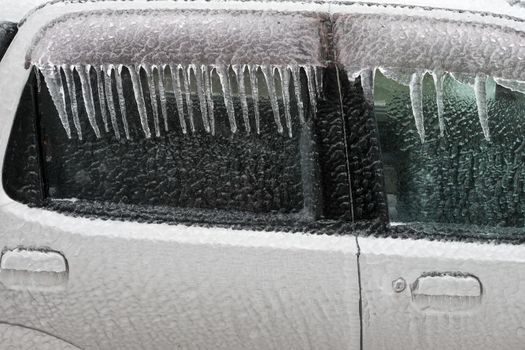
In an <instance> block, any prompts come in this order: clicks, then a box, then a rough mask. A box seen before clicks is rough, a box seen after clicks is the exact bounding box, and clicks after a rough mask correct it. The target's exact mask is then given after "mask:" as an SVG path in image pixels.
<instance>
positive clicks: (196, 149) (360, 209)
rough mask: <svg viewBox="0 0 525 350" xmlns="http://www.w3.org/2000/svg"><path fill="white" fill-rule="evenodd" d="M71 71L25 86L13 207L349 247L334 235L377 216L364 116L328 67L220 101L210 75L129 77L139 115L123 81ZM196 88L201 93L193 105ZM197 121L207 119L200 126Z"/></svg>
mask: <svg viewBox="0 0 525 350" xmlns="http://www.w3.org/2000/svg"><path fill="white" fill-rule="evenodd" d="M67 69H69V71H67ZM80 69H85V66H84V67H82V68H81V67H79V66H77V67H66V66H62V67H58V68H57V70H56V72H54V73H53V74H56V75H55V78H56V81H60V82H61V83H60V85H55V86H53V85H52V84H53V80H51V78H50V77H49V76H47V77H46V74H49V72H42V71H41V70H38V69H34V70H33V73H32V74H31V77H30V78H29V81H28V84H27V86H26V89H25V92H24V95H23V96H22V101H26V102H24V103H20V105H19V110H18V113H17V117H16V120H15V126H14V127H13V132H12V134H11V138H10V142H9V146H8V150H7V154H6V167H5V169H6V170H5V172H4V186H5V188H6V191H7V193H8V194H9V195H10V196H11V197H12V198H14V199H15V200H18V201H21V202H23V203H26V204H29V205H36V206H45V207H47V208H50V209H54V210H59V211H63V212H68V213H75V215H86V216H96V217H108V218H115V219H126V220H139V221H148V222H151V221H157V222H185V223H197V224H202V223H205V224H228V225H232V224H238V225H251V226H250V227H253V226H254V225H257V226H259V227H275V226H276V225H277V226H279V227H281V228H286V227H293V228H300V229H301V230H304V229H309V228H310V227H311V228H315V229H316V232H320V233H322V232H339V233H349V232H351V230H350V229H349V228H345V227H346V226H344V223H348V224H350V223H351V222H352V221H354V220H357V219H367V218H374V217H376V216H377V215H380V216H381V215H386V205H385V202H384V200H383V198H384V196H383V193H382V187H381V184H382V181H383V180H382V177H381V172H380V171H378V170H377V169H379V166H380V164H378V162H377V158H378V157H379V145H378V142H377V137H375V138H373V137H370V136H371V135H374V133H375V132H376V130H375V124H374V123H373V113H372V109H371V106H370V105H369V104H368V103H366V101H365V97H364V96H363V92H362V89H361V87H360V83H359V80H358V81H356V82H350V81H348V80H347V79H345V80H338V79H339V77H340V76H343V77H346V75H345V73H344V72H343V71H339V70H338V68H336V67H335V66H329V67H319V68H315V69H316V70H315V71H314V68H313V67H298V69H297V70H295V68H293V67H291V68H290V67H289V68H285V71H283V68H281V67H271V68H270V69H269V70H267V71H265V69H266V68H265V67H256V69H255V70H254V71H250V67H248V66H244V67H242V68H241V69H242V70H241V71H239V70H238V68H237V67H228V70H227V71H226V72H225V74H226V76H227V78H228V80H229V83H230V86H229V88H230V92H229V93H230V96H231V97H230V99H229V98H225V96H224V94H225V92H224V81H221V76H220V74H221V73H222V72H217V69H215V68H214V69H212V68H210V67H203V69H202V70H197V69H196V68H195V67H188V66H185V67H182V66H179V67H177V66H175V68H173V66H171V67H170V66H166V67H162V71H161V70H160V69H159V67H146V68H144V67H142V68H140V69H138V70H137V76H136V77H138V79H140V87H141V89H142V96H143V97H144V100H143V102H139V103H137V98H136V95H135V92H136V88H135V86H136V85H134V82H133V78H134V77H133V76H132V74H130V70H129V69H130V68H129V67H122V69H121V70H119V69H118V68H116V67H115V68H111V69H109V70H107V71H104V72H103V73H104V74H100V73H101V72H97V70H96V69H94V68H93V67H91V68H89V70H87V71H85V72H87V73H85V75H84V73H83V72H80V74H79V70H80ZM150 69H151V70H150ZM236 69H237V71H236ZM205 70H206V71H205ZM252 72H253V73H254V74H253V75H252V74H250V73H252ZM265 73H266V74H269V75H268V76H269V79H270V81H271V83H272V84H273V86H269V84H268V81H267V80H266V79H267V75H265ZM177 74H178V76H177ZM198 74H202V80H200V81H199V80H198V79H197V78H198ZM281 74H282V75H281ZM285 74H286V75H285ZM81 75H84V76H81ZM174 75H175V76H174ZM239 76H240V77H242V80H241V82H242V83H244V85H245V86H244V91H243V88H242V87H241V85H240V81H239ZM150 77H151V78H152V79H153V80H150V79H149V78H150ZM200 77H201V76H199V78H200ZM282 77H285V79H288V81H289V83H288V84H289V85H288V86H287V87H285V88H287V90H288V92H287V93H285V94H283V81H284V79H283V78H282ZM86 79H88V80H89V83H88V82H87V81H86ZM99 79H100V80H99ZM177 80H178V81H177ZM252 81H255V84H256V85H254V86H256V87H257V89H256V90H255V91H254V89H253V88H252V85H251V84H252ZM99 82H100V85H99ZM88 84H89V87H88ZM178 84H180V85H178ZM199 84H209V85H207V86H205V87H204V89H203V91H202V92H203V94H202V95H201V94H200V90H199V89H200V87H202V85H199ZM101 86H102V90H98V89H99V88H100V87H101ZM86 87H87V89H89V90H88V91H90V92H91V96H89V97H88V98H86V90H85V89H86ZM150 87H152V88H153V90H150ZM57 88H58V91H59V94H62V93H63V96H64V101H65V104H64V106H65V109H66V114H67V119H68V125H69V126H68V127H66V126H65V124H64V120H63V119H61V116H60V113H59V112H58V110H59V109H60V107H58V108H57V104H56V99H54V97H53V89H57ZM272 88H273V89H275V90H274V91H271V89H272ZM186 89H187V90H186ZM100 91H101V92H102V94H99V92H100ZM340 92H341V93H342V96H343V98H342V99H341V98H340V95H339V93H340ZM59 96H60V98H62V97H61V96H62V95H59ZM152 96H154V97H156V101H157V106H156V108H157V114H155V113H154V112H153V104H152ZM202 96H204V97H205V98H206V99H205V100H204V101H205V102H206V104H204V103H202ZM91 99H92V100H91ZM272 100H273V101H272ZM86 101H88V102H86ZM89 101H90V102H89ZM229 101H231V103H232V105H233V114H234V120H235V123H236V125H237V126H236V127H237V130H235V131H232V124H231V122H232V120H231V118H230V113H229V111H228V106H227V104H228V103H229ZM101 102H102V104H101ZM121 102H122V103H123V104H122V105H121ZM341 102H342V104H341ZM140 103H143V107H144V108H145V112H146V114H147V115H148V124H147V127H148V128H149V130H150V132H151V135H150V137H147V136H146V134H145V126H144V125H143V124H142V123H141V115H140V107H139V104H140ZM188 103H189V104H188ZM272 104H275V105H276V106H277V108H278V113H279V119H280V123H281V127H282V130H279V125H278V124H277V123H276V113H275V109H274V108H273V106H272ZM188 106H191V108H190V109H189V110H190V111H191V113H192V116H191V117H190V116H189V114H188ZM90 108H92V110H91V111H93V112H94V114H92V116H94V118H90V115H89V114H90ZM163 108H165V111H163ZM256 108H257V112H256ZM203 111H207V113H210V112H213V123H214V124H213V126H212V125H208V126H207V125H205V123H204V122H203V120H204V119H203V117H202V113H203ZM246 112H247V113H246ZM179 113H180V114H179ZM256 113H257V114H256ZM341 113H344V117H342V114H341ZM181 115H182V116H183V118H182V120H183V121H184V123H181V118H180V116H181ZM208 115H209V114H208ZM245 116H247V117H248V118H247V119H248V123H249V128H248V127H247V125H246V124H245V120H246V119H244V117H245ZM165 117H167V118H165ZM303 118H304V120H303ZM157 121H158V124H157ZM192 122H193V125H192V124H191V123H192ZM207 122H208V123H209V122H210V119H207ZM94 124H96V126H97V127H98V133H99V135H100V137H99V136H97V131H96V128H95V127H94ZM184 126H185V128H186V129H185V130H184V128H183V127H184ZM68 128H69V129H68ZM157 133H158V134H157ZM68 134H69V135H68ZM350 154H351V156H349V155H350ZM375 169H376V170H375ZM340 224H343V225H342V226H341V225H340ZM272 225H273V226H272ZM312 225H314V226H312Z"/></svg>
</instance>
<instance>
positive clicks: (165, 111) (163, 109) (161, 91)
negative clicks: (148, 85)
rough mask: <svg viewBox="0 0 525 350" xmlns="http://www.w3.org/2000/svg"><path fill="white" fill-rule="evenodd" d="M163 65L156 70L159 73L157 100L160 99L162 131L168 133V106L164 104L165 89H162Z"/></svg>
mask: <svg viewBox="0 0 525 350" xmlns="http://www.w3.org/2000/svg"><path fill="white" fill-rule="evenodd" d="M165 68H166V66H165V65H160V66H159V67H158V68H157V69H158V71H159V85H158V86H159V99H160V111H161V113H162V119H163V120H164V131H168V129H169V128H168V105H167V102H166V88H165V87H164V81H165V80H164V79H165V76H164V69H165Z"/></svg>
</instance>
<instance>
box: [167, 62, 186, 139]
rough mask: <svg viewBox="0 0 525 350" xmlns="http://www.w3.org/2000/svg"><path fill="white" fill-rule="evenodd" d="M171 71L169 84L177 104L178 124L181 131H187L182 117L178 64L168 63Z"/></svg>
mask: <svg viewBox="0 0 525 350" xmlns="http://www.w3.org/2000/svg"><path fill="white" fill-rule="evenodd" d="M170 72H171V85H172V87H173V94H174V95H175V103H176V104H177V113H178V115H179V124H180V127H181V129H182V133H183V134H186V133H187V132H188V130H187V127H186V120H185V119H184V102H183V99H182V88H181V83H180V66H178V65H175V64H173V65H170Z"/></svg>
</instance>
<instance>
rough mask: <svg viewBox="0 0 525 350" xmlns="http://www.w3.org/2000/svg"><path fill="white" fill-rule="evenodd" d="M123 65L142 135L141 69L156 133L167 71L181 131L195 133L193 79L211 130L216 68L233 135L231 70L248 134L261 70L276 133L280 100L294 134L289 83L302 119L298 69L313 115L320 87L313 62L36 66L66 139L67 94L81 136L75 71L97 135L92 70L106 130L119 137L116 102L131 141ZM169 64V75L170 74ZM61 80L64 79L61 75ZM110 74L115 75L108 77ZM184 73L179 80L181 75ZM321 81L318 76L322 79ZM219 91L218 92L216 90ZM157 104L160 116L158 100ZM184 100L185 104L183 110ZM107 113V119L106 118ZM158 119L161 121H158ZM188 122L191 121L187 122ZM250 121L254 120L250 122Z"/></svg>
mask: <svg viewBox="0 0 525 350" xmlns="http://www.w3.org/2000/svg"><path fill="white" fill-rule="evenodd" d="M123 68H127V70H128V71H129V75H130V77H131V82H132V86H133V93H134V97H135V102H136V105H137V108H138V112H139V116H140V122H141V125H142V130H143V132H144V135H145V137H146V138H150V137H151V136H152V132H151V130H150V124H149V118H150V116H148V113H147V108H146V102H145V101H146V100H145V98H144V91H143V85H142V81H141V80H142V79H141V74H140V70H141V69H142V70H143V71H144V73H145V76H146V79H147V86H148V90H149V95H150V101H151V110H152V111H153V116H152V117H153V125H154V133H155V136H157V137H159V136H160V135H161V129H162V128H164V130H165V131H168V130H169V128H168V117H169V116H168V111H167V99H166V87H165V83H166V81H167V80H166V75H170V78H171V85H172V90H173V94H174V96H175V102H176V105H177V113H178V121H179V124H180V127H181V129H182V132H183V133H184V134H186V133H187V132H188V129H189V130H191V131H192V132H195V121H194V116H193V103H192V97H191V95H192V91H191V87H192V81H193V83H194V84H195V86H196V88H197V91H196V92H197V96H198V99H199V105H200V112H201V113H200V115H201V118H202V125H203V126H204V129H205V130H206V131H207V132H209V133H211V134H215V116H214V105H213V104H214V102H213V95H214V93H215V91H213V84H212V75H213V73H214V72H215V73H216V74H217V75H218V77H219V81H220V85H221V87H222V96H223V98H224V104H225V106H226V111H227V114H228V119H229V125H230V129H231V131H232V132H233V133H235V132H237V129H238V126H237V121H236V118H235V111H234V104H233V97H232V96H233V91H232V84H231V80H230V79H231V78H232V76H231V74H230V69H231V70H233V72H234V77H233V78H234V79H235V80H236V84H237V90H238V96H239V99H240V104H241V109H242V117H243V124H244V128H245V131H246V133H250V132H251V131H252V130H251V126H250V118H251V117H253V118H254V124H255V129H256V130H255V131H256V132H257V133H259V132H260V114H259V81H258V80H259V78H258V76H259V74H258V72H261V73H262V75H263V76H264V79H265V81H266V87H267V91H268V98H269V99H270V104H271V108H272V111H273V117H274V121H275V124H276V127H277V130H278V132H279V133H283V132H284V126H283V123H282V120H281V115H280V111H279V100H281V101H282V102H281V103H282V104H283V107H284V108H283V110H284V121H285V125H286V129H287V131H288V135H289V136H290V137H291V136H292V115H291V96H290V88H291V85H290V83H293V87H294V89H293V90H294V91H293V93H294V94H295V100H296V101H297V114H298V117H299V121H300V122H301V123H304V121H305V107H304V103H303V97H302V96H303V95H302V90H301V85H302V84H301V83H300V79H301V69H302V70H304V72H305V74H306V78H307V84H308V97H309V101H310V105H311V110H312V111H313V113H315V111H316V108H317V99H318V98H319V95H320V93H321V87H320V84H319V83H318V81H319V80H318V79H322V78H320V73H321V72H320V71H318V70H319V68H317V67H313V66H298V65H289V66H269V65H231V66H229V65H214V66H205V65H193V64H192V65H180V64H172V65H162V66H148V65H139V66H134V65H116V66H115V65H105V66H91V65H61V66H54V65H52V66H44V67H38V69H39V71H40V72H41V73H42V75H43V76H44V79H45V81H46V84H47V87H48V90H49V92H50V95H51V97H52V99H53V102H54V104H55V106H56V108H57V111H58V114H59V118H60V120H61V123H62V125H63V127H64V129H65V131H66V133H67V136H68V138H71V137H72V132H71V126H70V122H69V120H70V119H69V114H68V111H67V107H66V106H67V103H66V95H67V97H68V98H69V102H70V106H71V108H70V110H71V116H72V120H73V124H74V127H75V130H76V133H77V136H78V138H79V139H80V140H82V133H83V131H82V129H81V124H80V120H79V112H78V108H79V105H78V101H77V98H76V84H75V79H74V78H73V73H74V71H76V72H77V74H78V77H79V79H80V84H81V90H82V97H83V102H84V108H85V110H86V113H87V116H88V119H89V123H90V125H91V128H92V129H93V132H94V133H95V134H96V136H97V138H100V137H101V131H100V128H99V126H98V124H97V120H96V110H95V99H94V97H93V88H92V82H91V78H90V72H91V70H94V71H95V72H96V76H97V80H96V81H97V83H96V93H97V94H98V101H99V108H100V111H101V115H102V121H103V124H104V130H105V131H106V132H109V130H110V125H109V124H110V123H111V128H112V129H113V131H114V134H115V137H116V138H117V139H120V138H121V135H120V132H119V127H118V122H117V113H116V106H117V104H118V108H120V115H121V119H122V125H123V130H124V133H125V137H126V138H127V139H130V131H129V125H128V120H127V111H126V104H125V98H124V90H123V85H122V70H123ZM168 68H169V73H168ZM61 72H63V76H64V77H65V81H64V79H63V78H62V73H61ZM246 74H248V75H249V82H250V89H247V87H246V86H245V85H246V83H245V75H246ZM112 76H114V77H115V78H114V79H112ZM181 77H182V78H181ZM277 77H279V79H278V81H279V82H280V85H281V87H280V91H281V95H282V96H280V97H278V89H277V87H276V84H275V82H276V78H277ZM113 80H115V88H116V92H117V96H116V97H115V96H114V93H113V85H112V81H113ZM320 81H322V80H320ZM247 90H248V91H249V95H250V96H251V100H252V104H253V116H250V113H249V108H248V98H247V96H248V95H247ZM217 92H218V91H217ZM159 102H160V116H159V108H158V107H159V104H158V103H159ZM184 104H185V107H186V108H184ZM108 112H109V118H108ZM160 117H162V121H161V120H160ZM187 123H189V125H187ZM252 125H253V124H252Z"/></svg>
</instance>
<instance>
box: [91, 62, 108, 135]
mask: <svg viewBox="0 0 525 350" xmlns="http://www.w3.org/2000/svg"><path fill="white" fill-rule="evenodd" d="M93 68H95V72H96V73H97V92H98V104H99V107H100V114H101V115H102V122H103V123H104V131H106V132H108V131H109V123H108V113H107V110H106V97H105V93H104V81H103V80H102V76H103V74H102V70H103V68H102V66H98V67H93Z"/></svg>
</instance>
